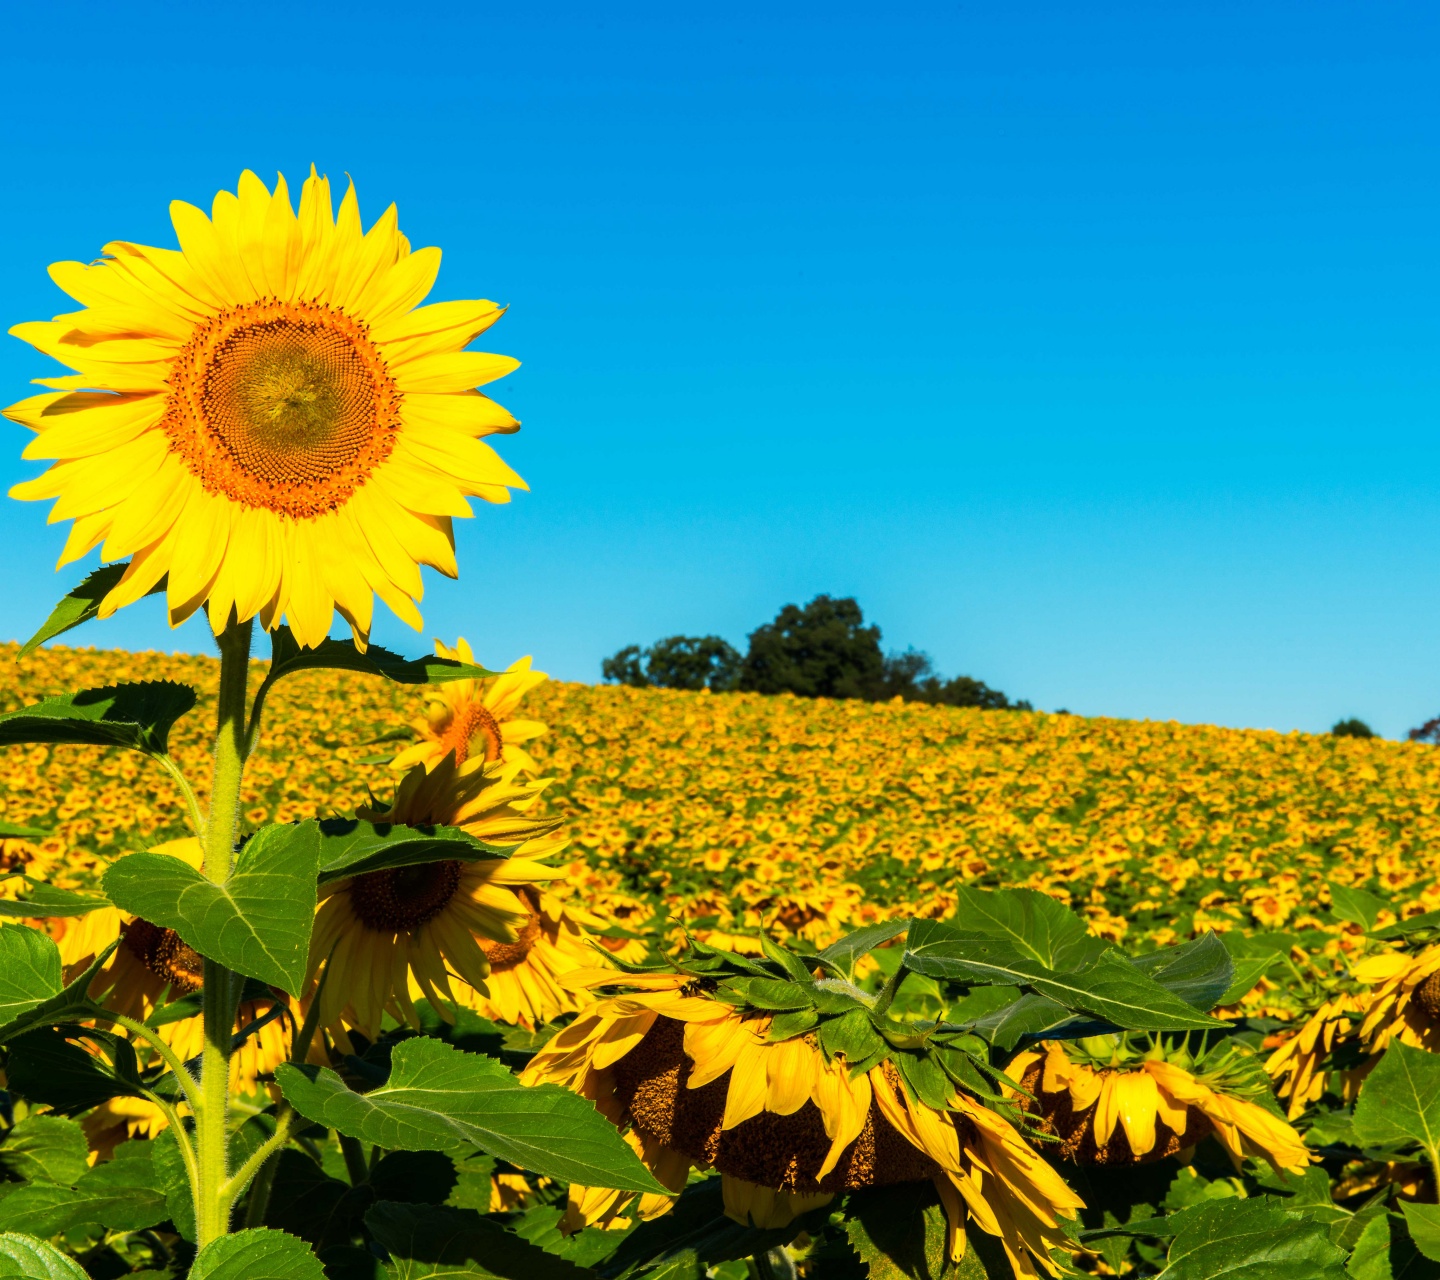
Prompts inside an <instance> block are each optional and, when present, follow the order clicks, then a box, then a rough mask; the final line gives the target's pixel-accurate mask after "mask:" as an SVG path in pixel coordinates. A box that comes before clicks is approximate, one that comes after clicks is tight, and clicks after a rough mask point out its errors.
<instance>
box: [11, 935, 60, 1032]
mask: <svg viewBox="0 0 1440 1280" xmlns="http://www.w3.org/2000/svg"><path fill="white" fill-rule="evenodd" d="M60 987H61V975H60V948H59V947H57V946H56V945H55V943H54V942H53V941H52V940H51V939H49V938H47V937H46V936H45V935H44V934H43V933H41V932H40V931H39V930H38V929H31V928H29V927H27V926H26V925H23V924H7V925H3V926H0V1026H5V1025H6V1024H7V1023H11V1022H14V1021H15V1020H16V1019H17V1018H19V1017H20V1016H21V1015H22V1014H26V1013H29V1012H31V1011H32V1010H33V1009H36V1008H38V1007H39V1006H40V1005H41V1004H43V1003H44V1002H45V1001H46V1000H49V999H51V998H52V997H54V996H56V995H58V994H59V992H60Z"/></svg>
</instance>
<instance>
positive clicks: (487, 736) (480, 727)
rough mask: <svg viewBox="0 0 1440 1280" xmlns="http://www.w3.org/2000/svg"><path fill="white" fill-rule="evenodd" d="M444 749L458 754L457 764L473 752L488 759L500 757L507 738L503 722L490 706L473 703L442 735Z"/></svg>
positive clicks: (454, 719) (455, 717)
mask: <svg viewBox="0 0 1440 1280" xmlns="http://www.w3.org/2000/svg"><path fill="white" fill-rule="evenodd" d="M440 748H441V750H442V751H446V752H451V751H453V752H454V753H455V763H456V764H457V765H461V764H464V763H465V761H466V760H468V759H469V758H470V756H471V753H472V752H473V753H474V754H475V755H478V756H480V757H481V758H482V759H485V760H498V759H500V756H501V753H502V752H503V751H504V749H505V740H504V738H502V737H501V735H500V723H499V721H497V720H496V719H495V717H494V715H493V714H491V711H490V708H489V707H487V706H484V705H483V704H481V703H479V702H472V703H471V704H470V705H469V706H467V707H466V708H465V710H463V711H461V712H460V713H459V714H457V715H455V716H454V717H453V718H452V719H451V721H450V726H449V728H447V729H446V730H445V732H444V733H442V734H441V735H440Z"/></svg>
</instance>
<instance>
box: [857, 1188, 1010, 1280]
mask: <svg viewBox="0 0 1440 1280" xmlns="http://www.w3.org/2000/svg"><path fill="white" fill-rule="evenodd" d="M846 1210H847V1217H846V1221H845V1238H846V1240H847V1241H848V1242H849V1244H850V1248H851V1249H853V1250H854V1251H855V1255H856V1257H858V1258H859V1259H860V1261H861V1263H862V1264H863V1265H864V1266H865V1268H866V1274H867V1275H868V1277H869V1280H942V1277H952V1278H953V1277H959V1276H961V1275H980V1276H983V1275H984V1274H985V1271H984V1269H983V1266H982V1267H981V1268H979V1269H978V1270H975V1269H972V1268H957V1267H955V1266H954V1265H953V1264H952V1263H951V1262H950V1259H949V1256H948V1252H947V1248H946V1231H945V1210H944V1209H943V1208H941V1206H940V1202H939V1201H938V1200H937V1199H936V1198H935V1196H934V1194H933V1192H932V1191H931V1190H930V1188H929V1187H924V1188H918V1187H913V1186H898V1187H877V1188H876V1189H874V1190H872V1191H866V1192H864V1193H861V1194H857V1195H854V1196H851V1198H850V1200H849V1202H848V1203H847V1205H846ZM968 1234H969V1237H970V1239H969V1241H968V1243H970V1244H974V1242H975V1237H976V1236H978V1235H979V1234H980V1233H979V1232H970V1233H968ZM969 1253H970V1250H969V1249H967V1250H966V1254H967V1256H968V1255H969Z"/></svg>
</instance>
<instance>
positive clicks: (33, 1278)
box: [0, 1231, 88, 1280]
mask: <svg viewBox="0 0 1440 1280" xmlns="http://www.w3.org/2000/svg"><path fill="white" fill-rule="evenodd" d="M0 1276H4V1277H5V1280H88V1277H87V1276H86V1275H85V1273H84V1272H83V1271H82V1270H80V1267H79V1264H78V1263H76V1262H75V1260H74V1259H73V1258H67V1257H66V1256H65V1255H64V1254H63V1253H61V1252H60V1250H59V1249H57V1248H56V1247H55V1246H54V1245H53V1244H46V1243H45V1241H43V1240H35V1239H32V1238H31V1237H30V1236H23V1235H17V1234H15V1233H14V1232H11V1231H6V1232H3V1233H0Z"/></svg>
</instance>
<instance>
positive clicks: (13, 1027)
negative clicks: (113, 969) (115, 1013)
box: [0, 938, 120, 1044]
mask: <svg viewBox="0 0 1440 1280" xmlns="http://www.w3.org/2000/svg"><path fill="white" fill-rule="evenodd" d="M119 945H120V939H118V938H116V939H115V941H114V942H112V943H110V944H109V945H108V946H106V947H105V948H104V949H103V950H102V951H101V952H100V954H99V955H97V956H96V957H95V958H94V959H93V960H92V961H90V964H89V966H88V967H87V968H86V970H85V972H84V973H82V974H81V975H80V976H79V977H78V978H76V979H75V981H74V982H72V983H70V984H69V985H68V986H67V987H66V988H65V989H64V990H63V991H61V992H60V993H59V994H58V995H54V996H51V997H50V999H48V1000H42V1001H41V1002H40V1003H39V1004H37V1005H36V1006H35V1007H34V1008H33V1009H31V1010H30V1011H29V1012H28V1013H22V1014H21V1015H20V1016H19V1017H18V1018H16V1019H15V1020H14V1021H13V1022H11V1023H9V1024H8V1025H6V1026H4V1027H3V1028H0V1044H3V1043H5V1042H6V1041H9V1040H13V1039H14V1038H15V1037H17V1036H20V1035H23V1034H25V1033H26V1032H28V1031H31V1030H33V1029H34V1028H36V1027H45V1026H54V1025H55V1024H56V1023H60V1022H73V1021H74V1020H75V1019H76V1018H78V1017H81V1016H82V1015H85V1014H87V1013H88V1012H89V1011H90V1010H91V1009H92V1008H93V1007H94V1006H93V1005H92V1004H91V1001H90V984H91V983H92V982H93V981H94V980H95V975H96V974H97V973H99V972H100V970H101V969H102V968H103V967H104V965H105V962H106V961H107V960H109V959H110V956H111V955H112V954H113V953H114V951H115V948H116V947H118V946H119Z"/></svg>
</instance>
